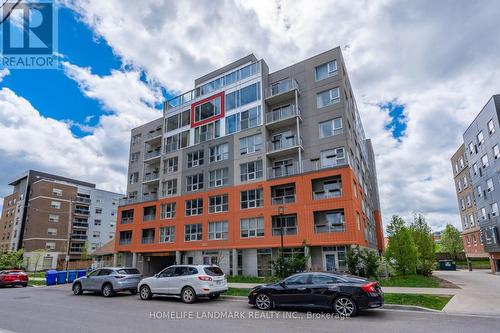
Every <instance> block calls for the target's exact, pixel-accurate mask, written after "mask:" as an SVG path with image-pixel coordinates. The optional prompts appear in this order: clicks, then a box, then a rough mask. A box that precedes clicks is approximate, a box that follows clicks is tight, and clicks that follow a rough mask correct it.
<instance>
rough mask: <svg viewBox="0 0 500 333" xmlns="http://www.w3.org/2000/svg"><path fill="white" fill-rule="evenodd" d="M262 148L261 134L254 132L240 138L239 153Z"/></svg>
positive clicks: (252, 151)
mask: <svg viewBox="0 0 500 333" xmlns="http://www.w3.org/2000/svg"><path fill="white" fill-rule="evenodd" d="M261 150H262V135H260V134H256V135H252V136H247V137H244V138H241V139H240V155H246V154H251V153H255V152H258V151H261Z"/></svg>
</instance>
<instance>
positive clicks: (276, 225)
mask: <svg viewBox="0 0 500 333" xmlns="http://www.w3.org/2000/svg"><path fill="white" fill-rule="evenodd" d="M272 224H273V236H280V235H281V229H283V235H284V236H287V235H296V234H297V215H280V216H273V221H272Z"/></svg>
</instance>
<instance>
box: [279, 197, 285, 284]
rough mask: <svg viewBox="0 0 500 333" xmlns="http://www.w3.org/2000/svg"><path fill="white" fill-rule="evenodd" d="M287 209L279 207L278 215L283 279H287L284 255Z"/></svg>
mask: <svg viewBox="0 0 500 333" xmlns="http://www.w3.org/2000/svg"><path fill="white" fill-rule="evenodd" d="M284 211H285V208H284V207H283V206H279V207H278V213H279V216H280V236H281V265H282V266H281V277H282V278H284V277H285V255H284V246H283V213H284Z"/></svg>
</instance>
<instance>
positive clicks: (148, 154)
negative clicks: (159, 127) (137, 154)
mask: <svg viewBox="0 0 500 333" xmlns="http://www.w3.org/2000/svg"><path fill="white" fill-rule="evenodd" d="M160 155H161V151H160V150H153V151H148V152H146V153H145V154H144V160H149V159H152V158H155V157H159V156H160Z"/></svg>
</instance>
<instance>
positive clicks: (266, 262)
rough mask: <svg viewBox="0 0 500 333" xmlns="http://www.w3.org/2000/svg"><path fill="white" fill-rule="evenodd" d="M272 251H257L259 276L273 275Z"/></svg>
mask: <svg viewBox="0 0 500 333" xmlns="http://www.w3.org/2000/svg"><path fill="white" fill-rule="evenodd" d="M272 261H273V256H272V251H271V249H258V250H257V276H271V275H272V274H273V267H272Z"/></svg>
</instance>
